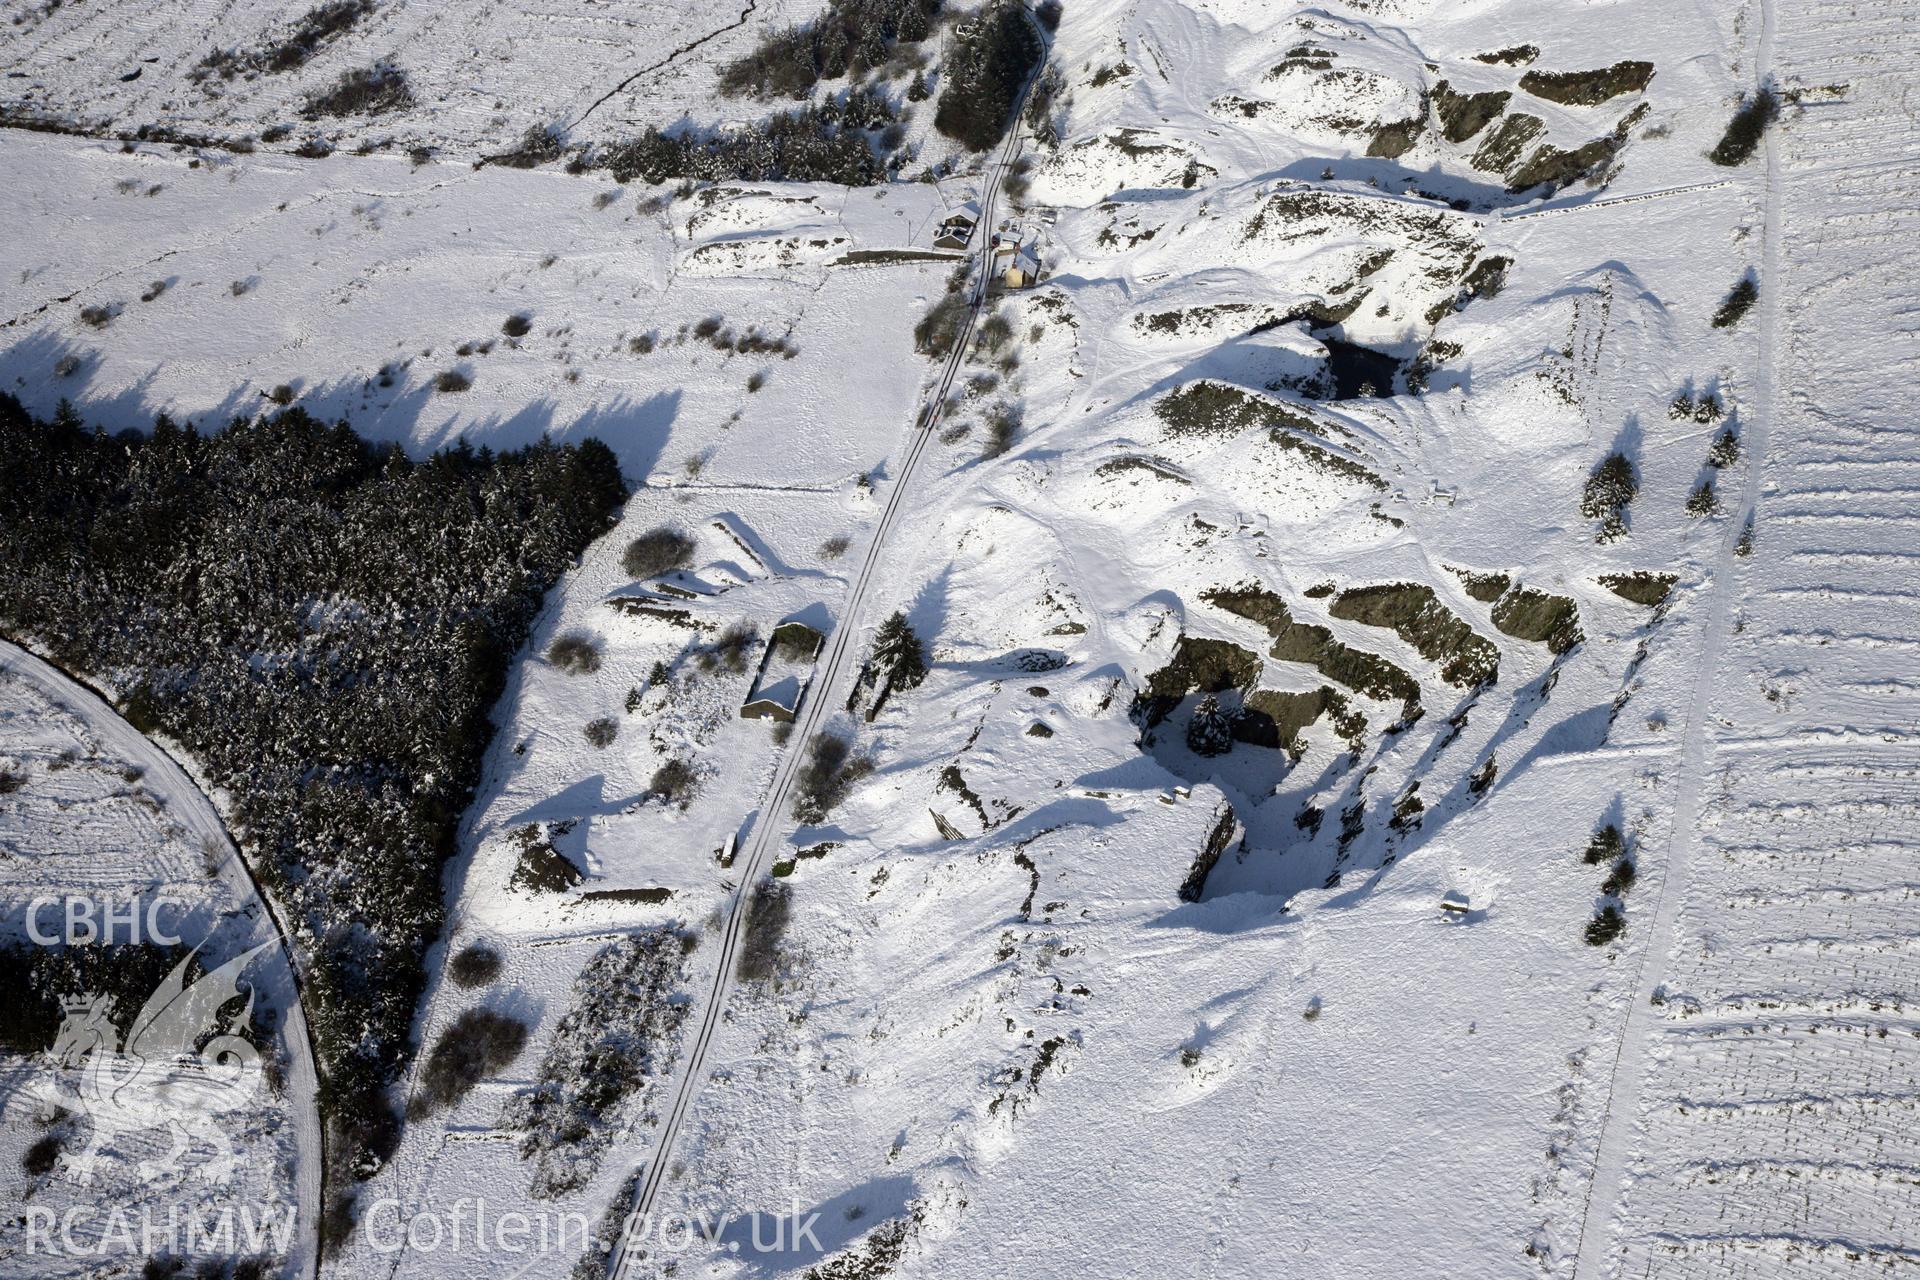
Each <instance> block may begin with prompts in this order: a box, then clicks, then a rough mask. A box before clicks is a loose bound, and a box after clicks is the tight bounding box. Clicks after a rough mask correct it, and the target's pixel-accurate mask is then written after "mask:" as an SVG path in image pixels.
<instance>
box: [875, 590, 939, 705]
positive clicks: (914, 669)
mask: <svg viewBox="0 0 1920 1280" xmlns="http://www.w3.org/2000/svg"><path fill="white" fill-rule="evenodd" d="M873 666H874V669H875V670H876V671H877V672H878V673H879V674H881V675H882V676H884V677H885V678H886V681H887V683H888V684H889V685H890V686H891V687H893V688H895V689H901V690H905V689H917V688H919V687H920V682H921V681H923V680H925V679H926V678H927V654H926V648H925V646H923V645H922V644H921V643H920V637H919V636H918V635H916V634H915V633H914V630H913V627H912V626H910V625H909V624H908V622H907V615H906V614H904V613H900V612H898V611H897V610H896V611H895V612H894V615H893V616H892V617H890V618H888V619H887V620H886V621H885V622H883V623H881V624H880V632H879V634H878V635H876V636H875V637H874V639H873Z"/></svg>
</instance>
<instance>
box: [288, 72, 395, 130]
mask: <svg viewBox="0 0 1920 1280" xmlns="http://www.w3.org/2000/svg"><path fill="white" fill-rule="evenodd" d="M412 105H413V90H412V89H411V88H409V87H408V85H407V74H406V72H404V71H402V70H400V68H398V67H395V66H391V65H388V64H385V63H380V64H376V65H374V66H371V67H353V68H350V69H349V70H347V71H344V72H342V73H341V75H340V78H339V79H338V80H336V81H334V82H333V85H332V87H331V88H328V89H325V90H322V91H321V92H319V93H315V94H313V95H311V96H310V97H308V99H307V102H306V105H305V106H304V107H302V108H301V109H300V114H301V115H303V116H305V117H306V118H307V119H309V120H318V119H320V118H321V117H323V116H375V115H380V114H382V113H384V112H388V111H400V110H403V109H404V108H407V107H410V106H412Z"/></svg>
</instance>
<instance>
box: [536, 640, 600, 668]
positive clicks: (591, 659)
mask: <svg viewBox="0 0 1920 1280" xmlns="http://www.w3.org/2000/svg"><path fill="white" fill-rule="evenodd" d="M547 661H548V662H551V663H552V664H553V665H554V666H556V667H558V668H560V670H562V671H564V672H566V673H567V674H568V675H570V676H590V675H592V674H593V673H594V672H596V671H598V670H599V669H600V643H599V641H597V640H595V639H594V638H593V637H592V636H590V635H588V634H587V633H586V632H584V631H569V632H567V633H566V634H565V635H562V636H558V637H556V638H555V639H554V642H553V643H552V644H550V645H548V646H547Z"/></svg>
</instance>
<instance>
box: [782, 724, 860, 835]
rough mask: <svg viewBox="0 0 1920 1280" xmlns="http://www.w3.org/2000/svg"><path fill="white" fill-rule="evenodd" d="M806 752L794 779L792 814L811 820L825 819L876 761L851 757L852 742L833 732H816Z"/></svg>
mask: <svg viewBox="0 0 1920 1280" xmlns="http://www.w3.org/2000/svg"><path fill="white" fill-rule="evenodd" d="M807 752H808V754H807V762H806V763H805V764H803V765H801V766H800V776H799V777H798V778H797V779H795V790H794V793H793V816H794V817H795V818H797V819H798V820H800V821H801V822H804V823H809V824H812V823H820V822H825V821H826V820H827V815H828V814H829V813H832V812H833V810H834V809H835V808H836V807H837V806H838V805H839V803H840V802H841V801H842V800H844V799H846V798H847V792H848V791H849V790H850V789H852V787H853V784H854V783H856V782H858V781H859V780H860V779H862V778H864V777H866V776H867V775H868V774H870V773H872V772H873V761H872V760H869V759H867V758H866V757H865V756H862V757H860V758H858V759H854V758H852V755H853V747H852V745H851V744H850V743H849V742H848V741H847V740H846V739H845V738H841V737H838V736H836V735H834V734H831V733H818V734H815V735H814V738H813V742H812V743H811V744H809V746H808V748H807Z"/></svg>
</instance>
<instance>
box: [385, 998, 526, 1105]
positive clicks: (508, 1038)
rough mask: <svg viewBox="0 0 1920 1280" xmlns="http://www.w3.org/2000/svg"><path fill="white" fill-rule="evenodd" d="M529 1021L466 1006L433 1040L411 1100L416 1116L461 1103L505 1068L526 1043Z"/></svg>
mask: <svg viewBox="0 0 1920 1280" xmlns="http://www.w3.org/2000/svg"><path fill="white" fill-rule="evenodd" d="M526 1043H527V1024H526V1023H524V1022H521V1021H520V1020H519V1019H518V1018H510V1017H508V1016H507V1015H505V1014H503V1013H496V1012H494V1011H493V1010H492V1009H479V1008H475V1009H468V1010H467V1011H466V1012H464V1013H462V1014H461V1015H460V1016H459V1017H457V1018H455V1019H454V1020H453V1022H452V1023H451V1024H449V1025H448V1026H447V1027H446V1028H445V1029H444V1030H442V1031H441V1032H440V1038H439V1039H438V1040H436V1041H434V1045H433V1052H432V1053H430V1054H428V1055H427V1065H426V1068H425V1070H423V1071H422V1072H421V1073H420V1089H419V1092H417V1093H415V1094H414V1096H413V1097H412V1099H411V1100H409V1101H408V1103H407V1118H408V1119H410V1120H417V1119H419V1118H420V1117H422V1116H428V1115H432V1114H433V1113H434V1112H436V1111H445V1110H447V1109H448V1108H450V1107H454V1106H457V1105H459V1102H460V1100H461V1099H462V1098H464V1097H466V1096H467V1094H469V1093H471V1092H472V1091H473V1087H474V1086H475V1085H477V1084H479V1083H480V1082H481V1081H482V1080H484V1079H486V1078H487V1077H488V1076H490V1075H495V1074H497V1073H499V1072H500V1071H501V1070H503V1069H504V1068H505V1067H506V1066H507V1065H508V1064H509V1063H511V1062H512V1061H513V1060H514V1059H515V1058H517V1057H519V1056H520V1050H521V1049H523V1048H525V1047H526Z"/></svg>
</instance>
